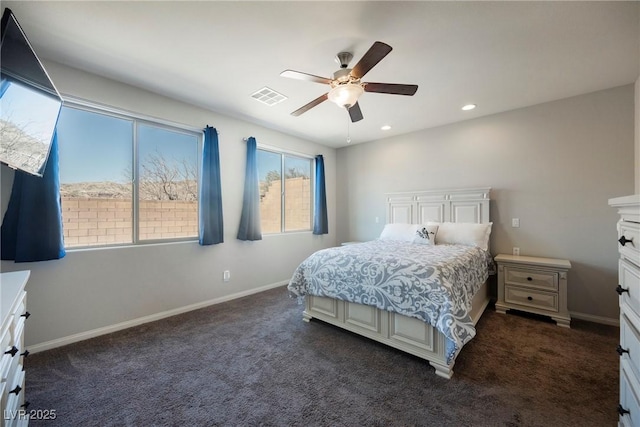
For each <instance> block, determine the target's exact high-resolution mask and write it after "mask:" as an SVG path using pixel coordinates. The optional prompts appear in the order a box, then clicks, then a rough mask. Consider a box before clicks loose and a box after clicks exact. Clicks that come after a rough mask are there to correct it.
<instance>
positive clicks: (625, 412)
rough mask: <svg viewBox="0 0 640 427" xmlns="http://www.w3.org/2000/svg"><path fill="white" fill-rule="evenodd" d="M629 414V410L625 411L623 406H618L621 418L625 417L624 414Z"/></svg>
mask: <svg viewBox="0 0 640 427" xmlns="http://www.w3.org/2000/svg"><path fill="white" fill-rule="evenodd" d="M628 413H629V410H627V409H624V408H623V407H622V405H620V404H618V414H620V416H621V417H622V416H624V414H628Z"/></svg>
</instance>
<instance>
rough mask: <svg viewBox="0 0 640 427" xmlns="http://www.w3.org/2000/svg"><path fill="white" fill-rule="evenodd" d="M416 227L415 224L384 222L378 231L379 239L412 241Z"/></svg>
mask: <svg viewBox="0 0 640 427" xmlns="http://www.w3.org/2000/svg"><path fill="white" fill-rule="evenodd" d="M418 227H419V225H417V224H386V225H385V226H384V229H383V230H382V233H380V240H400V241H402V242H412V241H413V238H414V237H415V236H416V230H417V229H418Z"/></svg>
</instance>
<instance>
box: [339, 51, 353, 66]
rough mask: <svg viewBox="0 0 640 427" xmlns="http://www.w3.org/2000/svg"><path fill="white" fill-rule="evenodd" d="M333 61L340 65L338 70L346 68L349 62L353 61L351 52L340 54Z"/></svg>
mask: <svg viewBox="0 0 640 427" xmlns="http://www.w3.org/2000/svg"><path fill="white" fill-rule="evenodd" d="M335 59H336V62H337V63H338V64H340V68H347V66H348V65H349V62H351V60H352V59H353V54H352V53H351V52H340V53H339V54H337V55H336V58H335Z"/></svg>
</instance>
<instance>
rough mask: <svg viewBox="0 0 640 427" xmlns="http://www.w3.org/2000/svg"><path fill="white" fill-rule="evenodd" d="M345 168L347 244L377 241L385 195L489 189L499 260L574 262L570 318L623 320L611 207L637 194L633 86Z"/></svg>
mask: <svg viewBox="0 0 640 427" xmlns="http://www.w3.org/2000/svg"><path fill="white" fill-rule="evenodd" d="M479 108H482V106H480V107H479ZM337 157H338V170H337V182H338V183H339V185H338V187H337V206H338V219H339V223H338V239H339V240H340V241H345V240H368V239H373V238H376V237H377V236H378V235H379V233H380V231H381V230H382V228H383V225H384V219H385V216H386V212H385V198H384V193H386V192H394V191H412V190H426V189H438V188H455V187H474V186H489V187H492V202H491V219H492V221H493V222H494V227H493V233H492V237H491V248H492V253H494V254H497V253H511V250H512V247H513V246H518V247H520V250H521V254H522V255H536V256H545V257H556V258H565V259H569V260H570V261H571V262H572V265H573V268H572V269H571V271H570V274H569V296H568V298H569V309H570V310H572V311H574V312H579V313H584V314H587V315H591V316H599V317H602V318H607V319H612V320H613V321H615V319H617V318H618V298H617V295H616V293H615V292H614V288H615V285H616V283H617V259H618V256H617V247H616V228H615V224H616V221H617V215H616V212H615V210H614V209H611V208H610V207H609V206H608V204H607V201H608V199H609V198H612V197H617V196H625V195H628V194H631V193H633V191H634V87H633V85H627V86H623V87H618V88H614V89H610V90H605V91H600V92H595V93H592V94H587V95H582V96H576V97H573V98H569V99H564V100H559V101H555V102H550V103H545V104H541V105H537V106H533V107H529V108H523V109H518V110H514V111H509V112H505V113H501V114H496V115H492V116H487V117H482V118H478V119H474V120H469V121H465V122H461V123H457V124H452V125H448V126H442V127H438V128H433V129H429V130H424V131H421V132H416V133H411V134H407V135H403V136H398V137H394V138H388V139H384V140H380V141H376V142H372V143H367V144H359V145H354V146H350V147H346V148H341V149H339V150H338V152H337ZM375 217H379V218H380V222H379V223H375ZM511 218H520V225H521V226H520V228H512V227H511Z"/></svg>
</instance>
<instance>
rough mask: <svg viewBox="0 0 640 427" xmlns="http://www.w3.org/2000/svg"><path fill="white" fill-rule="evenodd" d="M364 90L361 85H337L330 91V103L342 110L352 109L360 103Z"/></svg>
mask: <svg viewBox="0 0 640 427" xmlns="http://www.w3.org/2000/svg"><path fill="white" fill-rule="evenodd" d="M363 93H364V88H363V87H362V85H361V84H359V83H345V84H341V85H337V86H336V87H334V88H332V89H331V90H330V91H329V94H328V96H329V101H331V102H333V103H335V104H336V105H338V106H339V107H342V108H350V107H351V106H353V105H355V103H356V102H358V98H360V95H362V94H363Z"/></svg>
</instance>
